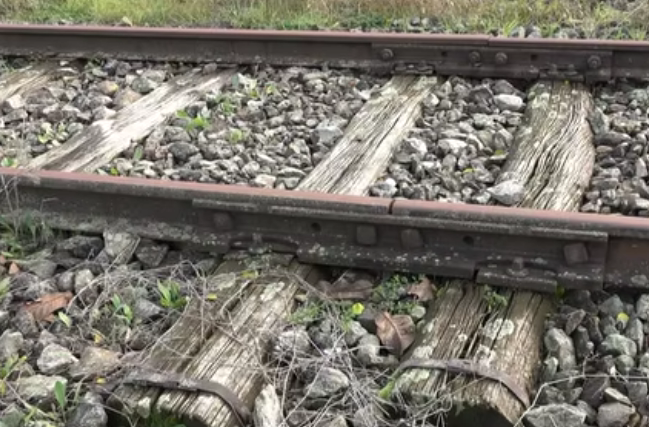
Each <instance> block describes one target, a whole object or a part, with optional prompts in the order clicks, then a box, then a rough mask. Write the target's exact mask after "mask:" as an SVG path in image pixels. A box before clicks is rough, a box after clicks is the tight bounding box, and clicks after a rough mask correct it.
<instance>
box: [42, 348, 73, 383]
mask: <svg viewBox="0 0 649 427" xmlns="http://www.w3.org/2000/svg"><path fill="white" fill-rule="evenodd" d="M78 361H79V360H78V359H77V358H76V357H74V356H73V355H72V352H70V350H68V349H67V348H65V347H63V346H61V345H59V344H55V343H52V344H49V345H47V347H45V348H44V349H43V352H42V353H41V355H40V357H39V358H38V360H37V361H36V365H37V366H38V369H40V371H41V372H42V373H44V374H45V375H55V374H61V373H63V372H65V371H66V370H67V369H68V368H69V367H70V366H72V365H74V364H75V363H77V362H78Z"/></svg>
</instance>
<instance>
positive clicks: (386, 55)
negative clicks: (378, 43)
mask: <svg viewBox="0 0 649 427" xmlns="http://www.w3.org/2000/svg"><path fill="white" fill-rule="evenodd" d="M392 58H394V52H392V49H383V50H382V51H381V59H382V60H384V61H389V60H391V59H392Z"/></svg>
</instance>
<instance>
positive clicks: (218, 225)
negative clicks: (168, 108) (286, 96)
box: [0, 168, 649, 292]
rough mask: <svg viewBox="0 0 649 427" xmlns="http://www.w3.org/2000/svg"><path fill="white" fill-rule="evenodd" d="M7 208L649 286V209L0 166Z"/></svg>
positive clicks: (495, 278) (315, 255)
mask: <svg viewBox="0 0 649 427" xmlns="http://www.w3.org/2000/svg"><path fill="white" fill-rule="evenodd" d="M0 177H1V178H2V179H3V184H4V187H3V188H4V193H5V194H3V195H2V199H1V203H2V205H1V206H0V214H2V215H5V216H10V217H11V216H15V215H31V216H32V217H34V216H38V217H40V218H41V219H42V220H43V221H45V223H46V224H48V225H49V226H50V227H53V228H55V229H63V230H73V231H83V232H91V233H101V232H103V231H104V230H105V229H106V228H107V227H121V228H123V229H129V230H131V231H133V232H135V233H137V234H139V235H141V236H143V237H148V238H153V239H160V240H165V241H175V242H185V243H189V244H195V245H200V246H202V247H204V248H209V249H211V250H213V251H216V252H219V253H226V252H228V251H229V250H231V249H237V248H239V249H249V250H272V251H276V252H284V253H292V254H295V255H296V256H297V258H298V259H299V260H301V261H303V262H307V263H314V264H324V265H332V266H342V267H357V268H371V269H380V270H393V271H408V272H413V273H426V274H434V275H441V276H449V277H456V278H463V279H473V280H477V281H478V282H479V283H483V284H491V285H498V286H506V287H516V288H524V289H531V290H535V291H540V292H553V291H555V290H556V289H557V287H558V286H562V287H564V288H578V289H591V290H595V289H602V288H604V287H607V288H635V289H641V290H647V289H649V262H648V260H649V256H648V255H647V254H648V253H649V221H647V220H646V219H643V218H633V217H616V216H601V215H594V214H583V213H564V212H555V211H540V210H530V209H515V208H503V207H483V206H474V205H463V204H448V203H438V202H424V201H409V200H396V199H395V200H392V199H383V198H371V197H356V196H340V195H331V194H324V193H311V192H300V191H279V190H266V189H258V188H248V187H239V186H227V185H212V184H200V183H189V182H169V181H158V180H147V179H140V178H122V177H104V176H100V175H94V174H82V173H65V172H54V171H27V170H16V169H6V168H0Z"/></svg>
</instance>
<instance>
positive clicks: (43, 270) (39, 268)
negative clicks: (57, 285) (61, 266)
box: [16, 258, 57, 279]
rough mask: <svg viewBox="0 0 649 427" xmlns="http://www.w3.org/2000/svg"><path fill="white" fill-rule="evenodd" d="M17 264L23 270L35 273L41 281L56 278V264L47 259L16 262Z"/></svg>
mask: <svg viewBox="0 0 649 427" xmlns="http://www.w3.org/2000/svg"><path fill="white" fill-rule="evenodd" d="M16 264H18V266H19V267H20V268H22V269H23V270H25V271H28V272H30V273H34V274H35V275H36V276H38V277H40V278H41V279H49V278H50V277H52V276H54V273H55V272H56V267H57V264H56V263H55V262H53V261H50V260H49V259H45V258H40V259H30V260H23V261H16Z"/></svg>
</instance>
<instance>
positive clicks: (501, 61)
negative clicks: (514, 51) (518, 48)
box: [496, 52, 509, 65]
mask: <svg viewBox="0 0 649 427" xmlns="http://www.w3.org/2000/svg"><path fill="white" fill-rule="evenodd" d="M508 60H509V58H508V57H507V54H506V53H505V52H498V53H497V54H496V64H498V65H505V64H506V63H507V61H508Z"/></svg>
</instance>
